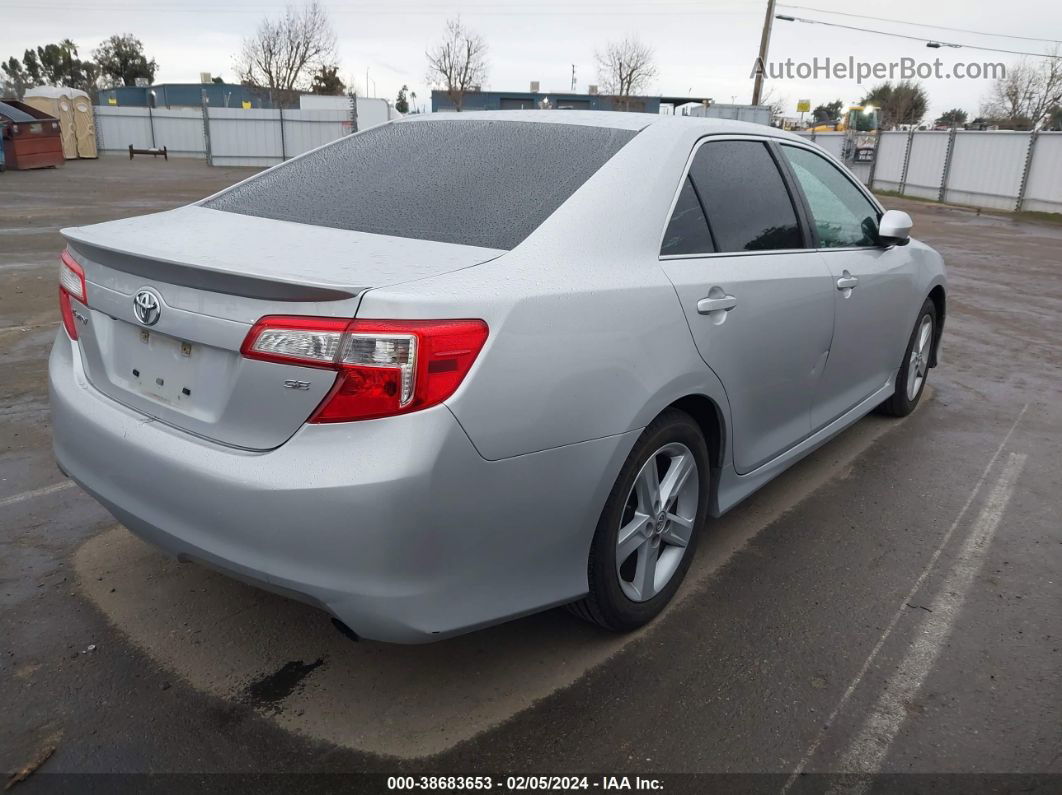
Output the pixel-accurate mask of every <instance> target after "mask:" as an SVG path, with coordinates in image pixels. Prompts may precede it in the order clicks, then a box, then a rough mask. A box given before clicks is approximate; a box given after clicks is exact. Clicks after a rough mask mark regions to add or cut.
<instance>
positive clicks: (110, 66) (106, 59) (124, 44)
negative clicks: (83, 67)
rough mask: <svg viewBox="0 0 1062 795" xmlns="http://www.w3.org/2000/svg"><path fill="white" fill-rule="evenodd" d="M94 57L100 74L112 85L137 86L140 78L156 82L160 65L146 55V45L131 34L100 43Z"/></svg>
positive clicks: (113, 37) (115, 36)
mask: <svg viewBox="0 0 1062 795" xmlns="http://www.w3.org/2000/svg"><path fill="white" fill-rule="evenodd" d="M93 55H94V56H95V58H96V64H97V66H98V67H99V71H100V74H101V75H102V76H103V78H105V80H106V81H107V82H108V83H110V84H111V85H114V86H135V85H136V81H137V79H138V78H143V79H145V80H147V81H148V83H149V84H151V83H154V82H155V72H157V71H158V68H159V67H158V64H157V63H156V62H155V59H154V58H151V59H150V60H149V59H148V57H147V56H146V55H144V45H143V44H142V43H141V41H140V39H138V38H136V37H135V36H133V35H132V34H130V33H126V34H125V35H124V36H119V35H114V36H111V37H110V38H109V39H107V40H106V41H103V42H100V46H99V47H97V48H96V51H95V52H94V53H93Z"/></svg>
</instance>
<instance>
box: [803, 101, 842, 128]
mask: <svg viewBox="0 0 1062 795" xmlns="http://www.w3.org/2000/svg"><path fill="white" fill-rule="evenodd" d="M843 107H844V103H843V102H841V100H839V99H836V100H834V101H833V102H829V103H827V104H825V105H819V106H818V107H817V108H815V110H813V111H811V118H812V119H813V120H814V121H816V122H818V123H819V124H830V123H831V122H835V121H840V118H841V108H843Z"/></svg>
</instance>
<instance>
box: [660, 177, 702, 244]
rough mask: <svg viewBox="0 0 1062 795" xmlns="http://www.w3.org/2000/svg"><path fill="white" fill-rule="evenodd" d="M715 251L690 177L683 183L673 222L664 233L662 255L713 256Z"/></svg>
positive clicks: (672, 218) (672, 214)
mask: <svg viewBox="0 0 1062 795" xmlns="http://www.w3.org/2000/svg"><path fill="white" fill-rule="evenodd" d="M713 251H715V246H713V245H712V236H711V234H710V233H709V232H708V222H707V221H706V220H705V219H704V211H703V210H702V209H701V202H700V200H699V199H698V198H697V193H696V192H695V191H694V190H693V183H692V182H691V181H690V178H689V177H686V179H685V180H684V181H683V183H682V190H681V191H680V192H679V197H678V201H677V202H675V209H674V210H673V211H672V213H671V221H670V222H669V223H668V225H667V231H666V232H664V242H663V243H662V244H661V245H660V253H661V254H663V255H668V254H672V255H675V254H711V253H712V252H713Z"/></svg>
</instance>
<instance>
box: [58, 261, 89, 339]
mask: <svg viewBox="0 0 1062 795" xmlns="http://www.w3.org/2000/svg"><path fill="white" fill-rule="evenodd" d="M71 297H73V298H76V299H77V300H78V301H80V302H81V303H83V304H84V303H86V301H85V270H84V269H83V268H82V267H81V266H80V265H78V264H77V262H75V261H74V258H73V257H71V256H70V254H69V252H66V251H64V252H63V253H62V254H60V255H59V313H60V314H61V315H62V316H63V327H64V328H65V329H66V333H67V334H69V335H70V339H72V340H76V339H77V325H76V324H75V323H74V308H73V307H72V306H71V305H70V298H71Z"/></svg>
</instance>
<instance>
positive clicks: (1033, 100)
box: [982, 47, 1062, 129]
mask: <svg viewBox="0 0 1062 795" xmlns="http://www.w3.org/2000/svg"><path fill="white" fill-rule="evenodd" d="M1050 54H1051V55H1053V56H1056V57H1049V58H1044V59H1043V61H1042V62H1041V63H1038V64H1031V63H1029V62H1028V61H1024V60H1023V61H1020V62H1019V63H1017V64H1015V65H1013V66H1011V67H1009V68H1008V69H1007V74H1006V76H1005V77H1002V78H1000V79H999V80H997V81H996V83H995V85H994V86H993V87H992V91H991V93H990V94H989V97H988V100H987V101H986V102H985V104H984V107H983V108H982V113H983V114H984V115H985V116H988V117H989V118H991V119H993V120H994V121H996V122H1002V123H1004V124H1005V125H1007V126H1012V127H1014V128H1015V129H1022V128H1024V129H1036V128H1037V127H1040V126H1042V125H1043V124H1044V122H1045V121H1046V120H1047V116H1048V113H1049V112H1050V110H1051V109H1052V108H1053V107H1054V106H1055V105H1058V104H1059V103H1060V102H1062V58H1060V57H1057V56H1058V55H1059V51H1058V48H1057V47H1056V48H1055V49H1054V51H1053V52H1052V53H1050Z"/></svg>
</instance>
